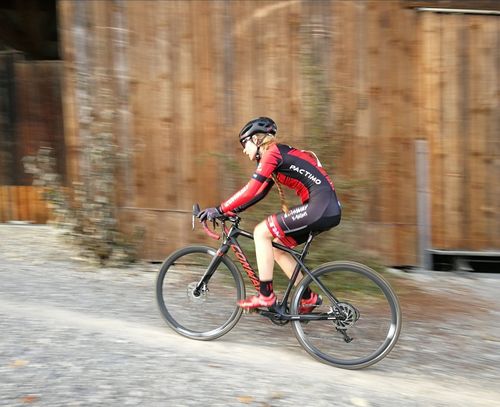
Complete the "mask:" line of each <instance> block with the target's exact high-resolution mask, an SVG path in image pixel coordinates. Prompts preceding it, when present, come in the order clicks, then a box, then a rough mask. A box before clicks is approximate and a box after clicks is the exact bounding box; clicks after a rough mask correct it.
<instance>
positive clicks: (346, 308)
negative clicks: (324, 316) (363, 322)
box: [331, 302, 359, 329]
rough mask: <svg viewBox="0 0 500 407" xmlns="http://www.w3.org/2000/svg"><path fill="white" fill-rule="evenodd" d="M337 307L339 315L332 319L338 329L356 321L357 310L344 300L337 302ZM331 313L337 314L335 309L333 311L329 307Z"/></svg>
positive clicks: (352, 324)
mask: <svg viewBox="0 0 500 407" xmlns="http://www.w3.org/2000/svg"><path fill="white" fill-rule="evenodd" d="M337 308H338V310H339V311H340V315H339V316H340V317H341V318H337V319H335V320H334V321H333V324H334V325H335V326H336V327H337V328H338V329H347V328H350V327H352V326H354V324H355V323H356V321H357V320H358V319H359V311H358V310H357V309H356V308H354V307H353V306H352V305H351V304H348V303H346V302H339V303H338V304H337ZM331 313H333V314H338V312H337V311H335V310H334V309H333V308H331Z"/></svg>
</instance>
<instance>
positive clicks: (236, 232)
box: [194, 223, 339, 319]
mask: <svg viewBox="0 0 500 407" xmlns="http://www.w3.org/2000/svg"><path fill="white" fill-rule="evenodd" d="M222 230H223V237H224V240H223V242H222V244H221V246H220V247H219V249H218V250H217V253H216V255H215V256H214V258H213V259H212V261H211V262H210V264H209V266H208V268H207V271H206V272H205V273H204V275H203V277H202V278H201V279H200V281H199V283H198V285H197V286H196V289H195V290H194V293H195V295H196V293H198V294H199V293H200V292H201V290H202V289H203V287H206V286H207V283H208V281H209V280H210V278H211V277H212V275H213V274H214V272H215V270H216V269H217V267H218V266H219V264H220V262H221V261H222V256H224V255H225V254H227V253H228V251H229V248H231V249H232V250H233V252H234V254H235V256H236V258H237V259H238V261H239V263H240V264H241V266H242V267H243V269H244V270H245V272H246V274H247V275H248V278H249V279H250V281H251V282H252V284H253V286H254V287H255V289H256V290H257V291H259V288H260V281H259V277H258V276H257V273H255V270H254V269H253V267H252V266H251V264H250V262H249V261H248V257H247V256H246V254H245V253H244V252H243V250H242V249H241V246H240V244H239V242H238V237H239V236H243V237H246V238H248V239H251V240H254V237H253V234H252V233H250V232H247V231H246V230H243V229H240V228H239V227H238V226H237V224H233V225H232V226H231V228H230V229H229V230H228V229H227V228H226V226H225V224H224V223H223V225H222ZM313 237H314V235H313V234H310V235H309V237H308V239H307V241H306V242H305V244H304V247H303V248H302V250H301V251H297V250H294V249H291V248H289V247H286V246H284V245H282V244H279V243H276V242H272V245H273V247H275V248H277V249H279V250H282V251H284V252H286V253H289V254H290V255H292V256H293V258H294V259H295V261H296V262H297V264H296V266H295V269H294V271H293V274H292V276H291V277H290V279H289V282H288V286H287V288H286V290H285V294H284V295H283V299H282V301H281V304H279V305H278V307H277V311H278V313H279V314H280V315H282V316H284V315H285V314H286V312H285V311H286V305H287V303H288V298H289V296H290V294H291V292H292V290H293V287H294V284H295V281H296V280H297V277H298V275H299V272H300V271H304V272H305V273H306V274H308V275H309V276H310V277H311V279H312V280H313V281H314V282H315V283H316V284H317V285H318V286H319V287H320V288H321V290H322V291H323V293H324V294H325V295H326V296H327V297H328V299H329V300H330V301H331V302H332V304H333V305H336V304H337V303H338V302H339V301H338V300H337V298H335V296H334V295H333V294H331V292H330V291H329V290H328V289H327V288H326V287H325V286H324V284H323V283H322V282H321V281H320V280H318V279H317V278H316V277H315V276H314V275H313V274H312V273H311V272H310V271H309V269H308V268H307V267H306V265H305V264H304V259H305V257H306V255H307V253H308V251H309V246H310V245H311V243H312V240H313ZM300 317H301V319H310V317H313V316H312V315H301V316H300ZM294 318H295V317H294ZM294 318H293V319H294ZM311 319H312V318H311Z"/></svg>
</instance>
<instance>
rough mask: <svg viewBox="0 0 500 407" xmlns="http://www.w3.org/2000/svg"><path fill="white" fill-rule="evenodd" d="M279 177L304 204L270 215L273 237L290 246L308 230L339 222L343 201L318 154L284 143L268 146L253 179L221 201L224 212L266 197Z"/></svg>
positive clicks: (270, 228) (303, 237)
mask: <svg viewBox="0 0 500 407" xmlns="http://www.w3.org/2000/svg"><path fill="white" fill-rule="evenodd" d="M273 174H275V175H276V179H277V181H278V182H279V183H280V184H282V185H285V186H287V187H289V188H291V189H293V190H295V192H296V194H297V195H298V196H299V198H300V200H301V202H302V204H301V205H298V206H295V207H292V208H291V209H290V210H289V211H288V213H283V212H280V213H278V214H275V215H271V216H269V217H268V219H267V226H268V228H269V230H270V232H271V234H272V235H273V236H274V237H277V238H279V239H280V240H281V241H282V242H283V243H284V244H287V245H288V246H290V247H293V246H295V245H296V244H299V243H302V242H304V241H305V240H306V239H307V236H308V234H309V232H311V231H317V232H321V231H324V230H327V229H330V228H332V227H334V226H336V225H337V224H338V223H339V222H340V204H339V202H338V200H337V197H336V194H335V188H334V186H333V183H332V182H331V180H330V178H329V176H328V174H327V173H326V171H325V170H324V168H323V167H322V166H321V163H320V162H319V160H318V159H317V157H316V156H315V155H314V154H313V153H310V152H307V151H303V150H298V149H296V148H293V147H291V146H288V145H284V144H273V145H271V146H270V148H269V149H268V150H266V151H265V152H264V153H263V155H262V158H261V160H260V162H259V164H258V166H257V169H256V171H255V173H254V174H253V175H252V178H251V179H250V181H249V182H248V183H247V184H246V185H245V186H244V187H243V188H242V189H240V190H239V191H238V192H236V193H235V194H234V195H233V196H231V197H230V198H229V199H227V200H226V201H224V202H223V203H222V204H221V205H220V209H221V211H222V212H231V211H234V212H240V211H243V210H245V209H247V208H248V207H250V206H252V205H254V204H255V203H257V202H259V201H260V200H261V199H262V198H264V197H265V196H266V195H267V193H268V192H269V190H270V189H271V187H272V186H273V184H274V181H273V179H272V175H273Z"/></svg>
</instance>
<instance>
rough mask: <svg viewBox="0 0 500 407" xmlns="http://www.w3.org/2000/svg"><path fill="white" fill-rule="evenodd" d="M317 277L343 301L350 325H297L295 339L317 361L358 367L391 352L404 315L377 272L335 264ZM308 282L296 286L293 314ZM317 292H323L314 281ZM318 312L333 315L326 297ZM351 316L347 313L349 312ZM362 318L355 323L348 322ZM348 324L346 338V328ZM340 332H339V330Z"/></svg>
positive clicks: (298, 323)
mask: <svg viewBox="0 0 500 407" xmlns="http://www.w3.org/2000/svg"><path fill="white" fill-rule="evenodd" d="M315 275H317V276H318V277H319V279H320V280H321V281H322V282H323V283H324V284H325V285H326V286H328V287H330V288H332V292H333V293H334V295H335V296H336V297H337V299H338V300H339V301H340V302H341V303H342V304H341V308H344V310H345V311H349V312H350V313H351V315H348V317H347V319H346V321H328V320H325V321H310V323H308V324H301V323H300V322H297V321H294V323H293V327H294V331H295V334H296V336H297V339H298V340H299V342H300V343H301V344H302V346H303V347H304V348H305V349H306V351H307V352H309V353H310V354H311V355H312V356H313V357H315V358H317V359H319V360H321V361H322V362H325V363H328V364H331V365H334V366H338V367H344V368H348V369H357V368H361V367H366V366H369V365H371V364H373V363H375V362H377V361H379V360H381V359H382V358H383V357H385V356H386V355H387V354H388V353H389V351H390V350H391V349H392V347H393V346H394V344H395V343H396V341H397V338H398V336H399V331H400V327H401V312H400V309H399V303H398V301H397V297H395V295H394V293H393V292H392V290H391V288H390V286H389V285H388V284H387V282H385V280H383V278H381V277H380V276H379V275H378V274H376V273H374V272H373V271H372V270H371V269H368V268H367V267H365V266H362V265H356V264H353V263H347V264H344V265H342V264H334V263H332V265H330V266H325V267H322V268H320V269H318V271H317V272H315ZM310 281H311V279H310V278H308V279H306V280H305V281H304V284H303V285H301V286H300V287H299V288H298V291H297V294H296V295H295V297H294V301H293V304H292V312H294V311H295V310H296V309H297V307H298V303H299V301H300V297H301V296H302V293H303V292H304V290H305V287H306V285H308V283H309V282H310ZM311 288H312V289H313V290H314V291H318V292H319V291H320V289H319V288H318V287H317V286H316V285H315V283H311ZM315 312H318V313H322V312H323V313H325V314H327V313H329V312H330V314H331V315H333V310H332V308H331V304H330V301H329V300H328V299H326V301H325V298H324V301H323V305H322V306H320V307H318V308H317V309H316V310H315ZM349 312H348V314H349ZM355 313H358V314H359V317H358V319H357V320H355V321H351V322H350V321H349V318H354V319H355V317H356V315H355ZM344 323H345V324H346V325H347V326H345V327H344V328H345V332H346V335H348V338H350V339H352V341H350V342H346V337H345V336H344V335H343V334H342V329H341V328H342V324H344ZM339 329H340V330H339Z"/></svg>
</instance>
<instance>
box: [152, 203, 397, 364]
mask: <svg viewBox="0 0 500 407" xmlns="http://www.w3.org/2000/svg"><path fill="white" fill-rule="evenodd" d="M199 211H200V209H199V206H198V205H197V204H196V205H194V207H193V229H194V224H195V217H196V215H198V213H199ZM218 221H219V222H220V223H219V224H218V225H219V226H220V229H221V231H222V235H219V234H217V233H215V227H216V225H217V224H216V222H215V221H214V231H212V230H211V229H210V228H209V227H208V226H207V222H206V221H205V222H204V223H202V226H203V228H204V231H205V233H207V234H208V235H209V236H210V237H212V238H214V239H217V240H219V239H221V237H222V243H221V245H220V247H219V248H218V249H214V248H212V247H209V246H188V247H185V248H182V249H180V250H177V251H175V252H174V253H172V254H171V255H170V256H169V257H168V258H167V259H166V260H165V261H164V263H163V264H162V266H161V269H160V271H159V274H158V277H157V282H156V297H157V302H158V306H159V308H160V311H161V314H162V316H163V318H164V319H165V321H166V322H167V324H168V325H169V326H170V327H171V328H172V329H173V330H174V331H175V332H177V333H178V334H180V335H183V336H185V337H188V338H191V339H197V340H212V339H216V338H219V337H221V336H222V335H224V334H226V333H228V332H229V331H230V330H231V329H232V328H233V327H234V326H235V325H236V323H237V322H238V320H239V319H240V317H241V315H242V312H243V310H242V309H241V308H240V307H238V306H237V305H236V302H237V301H238V300H240V299H243V298H245V284H244V280H243V277H242V274H241V272H240V270H239V269H238V267H237V266H236V264H235V263H234V262H233V260H231V258H230V257H229V254H228V252H229V248H231V249H232V250H233V252H234V254H235V256H236V259H237V260H238V262H239V263H240V264H241V266H242V268H243V270H244V271H245V273H246V274H247V276H248V278H249V279H250V282H251V283H252V285H253V286H254V287H255V289H257V291H258V289H259V278H258V276H257V274H256V272H255V271H254V269H253V268H252V266H251V264H250V263H249V261H248V258H247V256H246V254H245V253H244V251H243V249H242V248H241V246H240V244H239V242H238V238H239V237H241V236H242V237H245V238H248V239H253V235H252V233H250V232H247V231H245V230H243V229H240V227H239V223H240V221H241V218H240V217H239V216H238V215H236V214H229V215H224V216H222V217H220V218H218ZM228 224H229V226H228ZM314 236H315V235H314V234H313V233H311V234H310V235H309V237H308V239H307V241H306V242H305V243H304V245H303V247H302V250H297V249H291V248H288V247H286V246H284V245H281V244H279V243H275V242H273V246H274V247H275V248H277V249H279V250H283V251H285V252H287V253H290V254H291V255H292V256H293V257H294V259H295V261H296V262H297V265H296V267H295V270H294V272H293V275H292V277H291V278H290V279H289V282H288V286H287V287H286V290H285V292H284V294H283V297H282V299H281V300H278V301H277V302H276V304H275V305H274V306H273V307H269V308H258V309H257V310H256V312H257V313H258V314H260V315H262V316H264V317H267V318H269V319H270V320H271V322H273V323H274V324H277V325H285V324H287V323H289V322H291V323H292V326H293V330H294V333H295V336H296V338H297V340H298V342H299V344H300V345H301V346H302V347H303V348H304V349H305V350H306V351H307V352H308V353H309V354H310V355H311V356H313V357H314V358H315V359H317V360H319V361H321V362H323V363H326V364H329V365H332V366H335V367H340V368H345V369H360V368H364V367H367V366H370V365H372V364H374V363H376V362H378V361H380V360H381V359H383V358H384V357H385V356H387V354H388V353H389V352H390V351H391V350H392V348H393V347H394V345H395V344H396V342H397V340H398V337H399V334H400V331H401V324H402V315H401V308H400V306H399V301H398V298H397V296H396V294H395V293H394V291H393V289H392V288H391V286H390V285H389V283H388V282H387V281H386V280H385V279H384V278H383V277H382V276H380V275H379V274H378V273H377V272H375V271H374V270H372V269H371V268H369V267H367V266H365V265H362V264H359V263H355V262H351V261H335V262H330V263H325V264H323V265H320V266H319V267H317V268H316V269H314V270H312V271H311V270H309V269H308V267H307V266H306V265H305V264H304V261H305V258H306V255H307V253H308V252H309V249H310V246H311V243H312V241H313V238H314ZM299 272H302V273H303V276H304V278H303V279H302V280H301V281H300V282H299V283H298V285H297V287H295V289H294V286H295V282H296V280H297V278H298V276H299ZM307 287H310V288H311V289H312V290H313V291H315V292H317V293H319V294H320V295H321V296H322V298H323V301H322V304H321V305H319V306H318V307H316V308H315V309H314V311H313V312H310V313H305V314H299V313H298V309H299V304H300V300H301V298H302V295H303V293H304V291H305V289H306V288H307ZM292 292H293V294H292Z"/></svg>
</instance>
